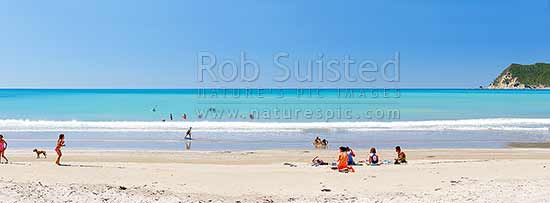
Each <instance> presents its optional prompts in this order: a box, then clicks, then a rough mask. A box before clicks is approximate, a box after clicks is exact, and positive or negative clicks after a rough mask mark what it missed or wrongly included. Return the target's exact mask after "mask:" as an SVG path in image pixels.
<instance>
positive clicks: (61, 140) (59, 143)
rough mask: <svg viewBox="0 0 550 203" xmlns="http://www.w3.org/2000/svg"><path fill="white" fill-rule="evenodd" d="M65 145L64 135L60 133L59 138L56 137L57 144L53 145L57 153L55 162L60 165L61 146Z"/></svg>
mask: <svg viewBox="0 0 550 203" xmlns="http://www.w3.org/2000/svg"><path fill="white" fill-rule="evenodd" d="M64 146H65V135H64V134H60V135H59V139H57V145H56V146H55V152H56V153H57V159H56V160H55V164H57V165H61V164H60V163H59V161H60V160H61V155H63V154H62V153H61V147H64Z"/></svg>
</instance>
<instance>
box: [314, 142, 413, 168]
mask: <svg viewBox="0 0 550 203" xmlns="http://www.w3.org/2000/svg"><path fill="white" fill-rule="evenodd" d="M395 152H396V154H397V157H396V158H395V159H394V160H393V163H394V164H405V163H407V155H406V154H405V152H403V151H402V150H401V147H400V146H396V147H395ZM355 156H356V154H355V152H354V151H353V150H352V149H351V148H349V147H344V146H342V147H340V148H339V154H338V160H337V161H336V163H335V165H336V166H335V167H332V169H334V170H338V171H339V172H345V173H347V172H355V169H354V168H353V166H355V165H358V164H357V163H356V162H355V160H354V159H355ZM360 162H365V163H366V164H367V165H371V166H378V165H381V164H382V161H381V159H380V156H379V155H378V154H377V153H376V148H374V147H372V148H371V149H370V151H369V156H368V158H367V159H366V160H365V161H360ZM312 163H313V165H315V166H319V165H329V164H328V163H326V162H325V161H323V160H321V159H318V157H315V158H313V160H312ZM388 163H391V161H388Z"/></svg>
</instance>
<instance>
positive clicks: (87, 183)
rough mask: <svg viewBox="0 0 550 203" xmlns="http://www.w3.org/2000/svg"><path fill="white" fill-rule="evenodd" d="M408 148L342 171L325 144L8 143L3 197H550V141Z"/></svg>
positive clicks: (0, 177)
mask: <svg viewBox="0 0 550 203" xmlns="http://www.w3.org/2000/svg"><path fill="white" fill-rule="evenodd" d="M356 151H357V152H358V158H360V159H364V158H366V157H367V154H366V153H367V152H368V151H367V150H356ZM406 152H407V154H408V157H409V160H410V163H409V164H407V165H383V166H356V167H355V169H356V173H348V174H344V173H338V172H335V171H332V170H330V169H329V167H328V166H321V167H313V166H311V165H310V163H309V162H310V160H311V158H313V157H314V156H317V155H319V156H320V158H321V159H323V160H325V161H329V162H330V161H333V160H334V159H335V158H336V155H337V154H336V151H327V150H268V151H239V152H235V151H233V152H230V151H225V152H194V151H191V152H163V151H156V152H144V151H141V152H133V151H71V150H70V149H67V150H65V154H64V159H63V162H64V163H65V164H68V165H67V166H56V165H54V164H53V162H54V158H55V157H54V155H55V153H54V152H53V151H49V155H50V157H48V159H36V158H35V157H34V156H35V155H33V153H32V152H31V150H30V149H29V150H13V149H8V151H7V152H6V155H7V156H8V158H10V161H12V163H10V164H2V165H0V202H451V201H455V202H465V201H472V202H550V195H549V193H548V191H550V150H549V149H483V150H479V149H425V150H409V151H406ZM380 154H381V158H382V159H391V158H393V157H394V154H393V152H392V151H382V152H381V153H380ZM284 163H292V164H296V165H297V167H290V166H288V165H284Z"/></svg>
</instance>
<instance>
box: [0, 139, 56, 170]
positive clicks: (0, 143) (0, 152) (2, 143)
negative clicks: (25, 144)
mask: <svg viewBox="0 0 550 203" xmlns="http://www.w3.org/2000/svg"><path fill="white" fill-rule="evenodd" d="M64 146H65V135H64V134H59V137H58V139H57V144H56V145H55V152H56V153H57V158H56V159H55V164H57V165H61V163H60V161H61V155H62V153H61V148H62V147H64ZM7 148H8V142H7V141H6V140H5V139H4V135H2V134H0V163H2V159H5V160H6V164H7V163H8V162H9V161H8V158H6V155H5V153H6V149H7ZM37 151H38V150H36V149H35V150H34V152H36V153H38V152H37Z"/></svg>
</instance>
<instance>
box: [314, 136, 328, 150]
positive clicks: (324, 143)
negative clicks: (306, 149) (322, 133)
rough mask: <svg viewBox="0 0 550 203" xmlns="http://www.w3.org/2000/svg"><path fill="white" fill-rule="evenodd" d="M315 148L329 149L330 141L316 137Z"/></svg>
mask: <svg viewBox="0 0 550 203" xmlns="http://www.w3.org/2000/svg"><path fill="white" fill-rule="evenodd" d="M313 146H314V147H315V148H327V146H328V141H327V140H326V139H321V138H320V137H316V138H315V140H313Z"/></svg>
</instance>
